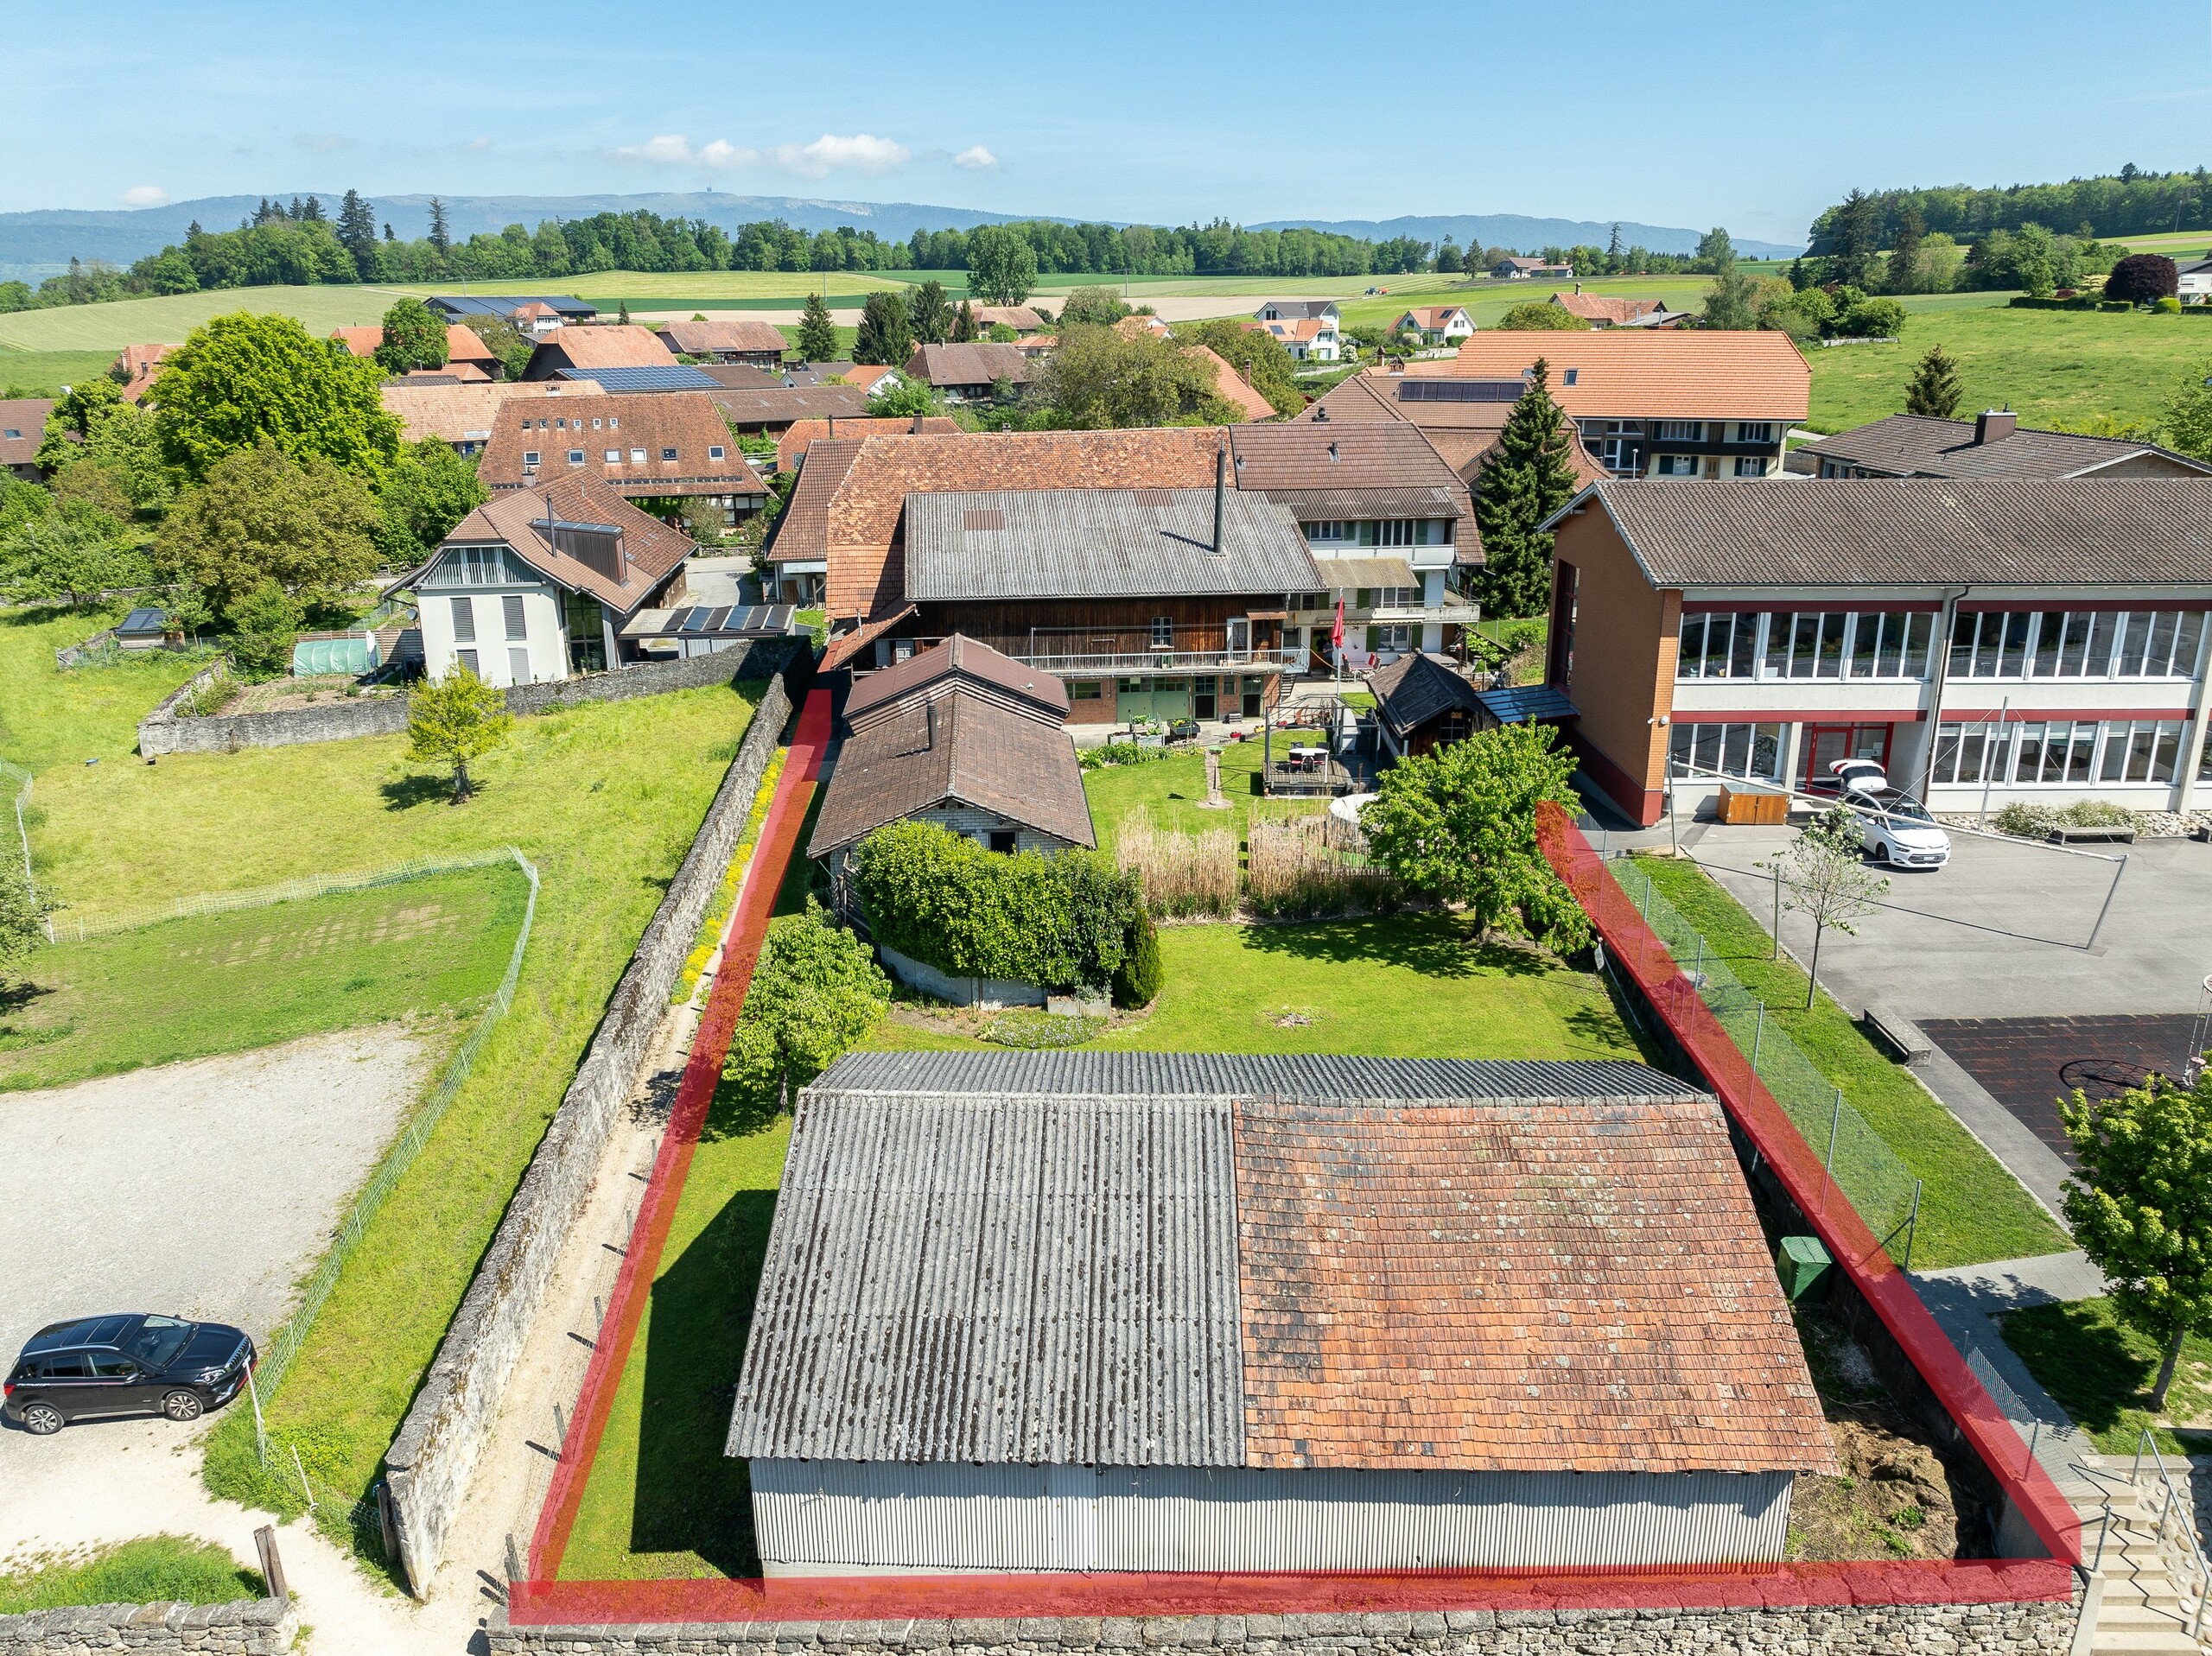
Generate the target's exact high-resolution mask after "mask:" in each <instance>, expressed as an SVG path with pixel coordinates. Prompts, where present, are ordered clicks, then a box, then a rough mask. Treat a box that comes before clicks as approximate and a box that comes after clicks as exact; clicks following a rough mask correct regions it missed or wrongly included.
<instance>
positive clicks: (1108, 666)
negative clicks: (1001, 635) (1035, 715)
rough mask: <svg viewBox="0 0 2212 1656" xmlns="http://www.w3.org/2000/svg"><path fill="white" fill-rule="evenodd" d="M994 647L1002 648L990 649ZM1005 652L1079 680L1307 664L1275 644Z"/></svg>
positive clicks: (1274, 669) (1074, 643) (1073, 645)
mask: <svg viewBox="0 0 2212 1656" xmlns="http://www.w3.org/2000/svg"><path fill="white" fill-rule="evenodd" d="M992 647H993V648H994V649H998V648H1001V646H998V645H993V646H992ZM1004 653H1005V654H1007V655H1010V656H1012V657H1014V660H1016V661H1018V662H1020V663H1021V664H1022V665H1023V666H1025V667H1036V668H1041V669H1044V670H1045V671H1046V672H1048V673H1057V674H1059V675H1061V676H1068V675H1070V674H1072V675H1074V676H1077V677H1081V676H1084V675H1086V674H1096V675H1097V676H1100V677H1105V676H1109V675H1115V676H1126V677H1130V678H1135V677H1138V676H1160V675H1162V674H1175V673H1212V672H1223V671H1231V670H1235V671H1242V672H1247V673H1296V672H1301V671H1303V670H1304V669H1305V666H1306V652H1305V651H1304V650H1286V649H1282V648H1281V647H1279V646H1276V645H1273V644H1270V645H1268V646H1267V647H1265V648H1264V649H1256V650H1254V649H1247V650H1231V649H1228V648H1223V649H1218V650H1159V649H1144V650H1121V649H1113V648H1103V647H1101V648H1085V647H1084V645H1083V644H1082V643H1081V641H1078V640H1075V639H1068V640H1064V641H1056V642H1055V643H1054V644H1053V645H1052V647H1051V648H1049V649H1039V650H1027V651H1024V650H1019V649H1014V650H1005V651H1004Z"/></svg>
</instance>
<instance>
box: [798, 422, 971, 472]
mask: <svg viewBox="0 0 2212 1656" xmlns="http://www.w3.org/2000/svg"><path fill="white" fill-rule="evenodd" d="M959 429H960V426H959V423H958V422H957V421H953V420H949V419H947V418H945V417H944V416H943V415H938V414H930V415H915V416H912V418H900V417H899V416H895V415H872V414H861V415H845V416H842V417H840V416H835V415H833V416H830V417H829V418H828V419H823V420H794V421H792V422H791V424H790V425H788V426H786V427H785V428H784V432H783V435H781V436H779V437H778V438H777V439H776V465H777V467H778V469H779V470H781V469H784V468H787V467H790V466H796V465H798V461H799V457H800V456H801V455H802V454H805V453H806V451H807V449H808V447H810V446H811V445H812V444H814V443H816V442H818V441H821V440H822V439H823V438H824V437H875V436H887V435H893V434H896V433H898V432H902V431H904V432H912V433H926V434H931V435H941V434H943V433H944V432H948V431H957V430H959Z"/></svg>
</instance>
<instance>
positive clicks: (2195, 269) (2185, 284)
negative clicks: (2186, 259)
mask: <svg viewBox="0 0 2212 1656" xmlns="http://www.w3.org/2000/svg"><path fill="white" fill-rule="evenodd" d="M2175 291H2176V292H2177V294H2179V295H2181V302H2182V303H2183V304H2184V305H2202V304H2203V303H2205V302H2206V301H2212V259H2199V260H2197V261H2196V263H2194V264H2184V265H2183V266H2182V267H2181V270H2180V271H2179V273H2178V279H2177V285H2176V287H2175Z"/></svg>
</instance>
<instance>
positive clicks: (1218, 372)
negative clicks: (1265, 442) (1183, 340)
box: [1125, 319, 1275, 420]
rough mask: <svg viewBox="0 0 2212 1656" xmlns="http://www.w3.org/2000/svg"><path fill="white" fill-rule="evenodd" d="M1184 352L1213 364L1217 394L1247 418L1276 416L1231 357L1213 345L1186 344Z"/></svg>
mask: <svg viewBox="0 0 2212 1656" xmlns="http://www.w3.org/2000/svg"><path fill="white" fill-rule="evenodd" d="M1125 320H1126V319H1125ZM1183 354H1184V355H1185V356H1186V357H1196V358H1198V359H1199V360H1200V361H1201V362H1208V363H1211V364H1212V365H1213V386H1214V392H1215V394H1216V395H1217V396H1218V397H1223V398H1224V399H1225V400H1226V401H1228V402H1230V403H1235V404H1236V408H1237V410H1238V412H1239V413H1241V414H1242V415H1243V417H1244V418H1245V419H1247V420H1272V419H1274V417H1275V405H1274V403H1270V402H1268V399H1267V398H1266V397H1262V396H1261V395H1260V394H1259V392H1257V391H1256V390H1253V389H1252V387H1251V386H1250V385H1249V384H1246V383H1245V379H1244V376H1243V375H1242V374H1240V373H1238V372H1237V371H1236V369H1235V368H1233V367H1231V366H1230V362H1229V358H1226V357H1224V356H1223V355H1222V354H1221V353H1220V352H1218V351H1216V350H1215V349H1213V347H1212V346H1205V345H1186V346H1184V347H1183Z"/></svg>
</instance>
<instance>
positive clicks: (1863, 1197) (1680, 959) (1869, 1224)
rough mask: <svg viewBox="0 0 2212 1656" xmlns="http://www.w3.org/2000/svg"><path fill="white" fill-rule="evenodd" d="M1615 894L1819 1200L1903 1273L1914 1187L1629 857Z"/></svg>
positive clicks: (1907, 1172) (1912, 1226)
mask: <svg viewBox="0 0 2212 1656" xmlns="http://www.w3.org/2000/svg"><path fill="white" fill-rule="evenodd" d="M1611 868H1612V872H1613V875H1614V878H1615V879H1618V881H1619V882H1620V885H1621V889H1622V890H1623V891H1624V892H1626V893H1627V895H1628V896H1629V898H1630V899H1631V900H1632V901H1633V902H1634V903H1635V904H1636V905H1637V911H1638V912H1640V913H1641V914H1642V915H1643V918H1644V923H1646V924H1647V925H1649V927H1650V928H1651V930H1653V931H1654V932H1656V933H1657V934H1658V936H1659V938H1660V940H1661V941H1662V942H1664V943H1665V944H1666V945H1667V948H1668V950H1669V953H1671V954H1672V955H1674V957H1675V962H1676V963H1677V964H1678V965H1679V966H1680V967H1681V968H1682V970H1683V971H1684V972H1685V973H1687V974H1688V976H1689V980H1690V981H1691V982H1693V983H1694V984H1695V985H1696V987H1697V992H1698V996H1699V998H1700V999H1702V1000H1703V1001H1704V1002H1705V1004H1706V1006H1707V1009H1708V1010H1710V1011H1711V1012H1712V1013H1713V1017H1714V1018H1715V1019H1717V1020H1718V1021H1719V1024H1720V1026H1721V1027H1722V1028H1723V1029H1725V1030H1726V1031H1727V1032H1728V1036H1729V1038H1730V1039H1731V1040H1732V1041H1734V1042H1735V1044H1737V1045H1738V1047H1739V1048H1741V1049H1742V1050H1743V1052H1744V1054H1745V1056H1746V1057H1748V1058H1749V1059H1750V1060H1751V1069H1752V1070H1753V1072H1754V1073H1755V1074H1756V1075H1758V1078H1759V1080H1760V1081H1762V1082H1764V1083H1765V1085H1766V1088H1767V1090H1768V1091H1769V1092H1770V1093H1772V1094H1774V1096H1775V1098H1776V1100H1777V1101H1778V1102H1779V1103H1780V1104H1781V1106H1782V1107H1783V1111H1784V1113H1785V1114H1788V1115H1789V1120H1790V1122H1791V1124H1792V1125H1793V1126H1796V1129H1797V1131H1798V1133H1800V1134H1801V1135H1802V1137H1803V1139H1804V1140H1805V1142H1806V1144H1807V1145H1809V1146H1811V1148H1812V1150H1813V1152H1814V1154H1815V1155H1816V1156H1818V1157H1820V1158H1821V1166H1822V1169H1823V1171H1824V1176H1825V1177H1824V1182H1823V1184H1822V1188H1821V1201H1822V1202H1826V1201H1827V1195H1828V1192H1829V1191H1830V1190H1834V1191H1837V1192H1840V1194H1841V1195H1842V1196H1844V1198H1845V1199H1846V1200H1847V1201H1848V1202H1850V1203H1851V1205H1852V1206H1853V1208H1854V1209H1857V1210H1858V1213H1859V1217H1860V1218H1861V1219H1862V1220H1864V1221H1866V1228H1868V1229H1869V1230H1871V1231H1872V1232H1873V1234H1875V1236H1876V1237H1877V1238H1878V1239H1879V1240H1880V1241H1881V1242H1882V1244H1883V1245H1884V1246H1885V1247H1887V1248H1888V1249H1889V1250H1890V1252H1891V1253H1892V1254H1893V1255H1894V1256H1896V1257H1897V1259H1899V1260H1900V1262H1901V1263H1902V1264H1903V1265H1904V1266H1905V1268H1906V1269H1908V1270H1910V1268H1911V1265H1912V1240H1913V1233H1914V1231H1915V1230H1916V1228H1917V1221H1918V1219H1919V1215H1920V1181H1919V1180H1918V1179H1916V1178H1915V1177H1913V1175H1912V1170H1911V1169H1910V1168H1908V1167H1907V1166H1906V1165H1905V1164H1904V1162H1903V1161H1902V1160H1900V1159H1899V1158H1898V1157H1897V1152H1895V1151H1893V1150H1891V1148H1890V1146H1889V1145H1888V1144H1887V1143H1886V1142H1885V1140H1884V1139H1883V1138H1882V1136H1881V1134H1880V1133H1877V1132H1875V1130H1874V1129H1873V1127H1872V1126H1870V1125H1869V1124H1868V1123H1867V1120H1866V1118H1865V1117H1864V1116H1862V1115H1861V1114H1859V1112H1858V1111H1857V1110H1855V1109H1853V1107H1851V1105H1850V1103H1849V1102H1848V1101H1847V1100H1846V1099H1845V1098H1844V1096H1843V1089H1842V1088H1840V1087H1838V1086H1837V1085H1836V1084H1835V1083H1834V1082H1832V1081H1830V1080H1829V1079H1828V1078H1827V1076H1826V1075H1822V1074H1821V1070H1820V1069H1819V1067H1818V1066H1817V1065H1815V1063H1813V1061H1812V1060H1811V1059H1810V1058H1808V1057H1807V1056H1805V1053H1804V1050H1803V1049H1802V1047H1800V1046H1799V1045H1798V1044H1797V1043H1796V1042H1795V1041H1794V1040H1792V1039H1791V1038H1790V1037H1789V1036H1788V1035H1787V1034H1786V1033H1784V1032H1783V1030H1782V1029H1780V1028H1779V1027H1778V1026H1777V1025H1776V1024H1775V1022H1774V1020H1773V1019H1772V1018H1769V1017H1768V1016H1767V1008H1766V1003H1765V1002H1764V1001H1763V1000H1761V999H1759V998H1758V996H1757V995H1755V994H1753V993H1751V991H1750V990H1749V989H1747V988H1745V987H1744V984H1743V981H1742V980H1740V979H1739V978H1738V977H1737V975H1736V974H1734V973H1733V972H1732V971H1731V970H1729V968H1728V966H1727V963H1726V961H1723V960H1722V959H1721V958H1720V955H1719V951H1718V950H1717V949H1714V948H1713V946H1712V945H1711V944H1710V943H1708V942H1707V941H1706V937H1705V934H1704V933H1703V932H1701V931H1700V930H1698V929H1697V928H1696V927H1695V926H1694V925H1693V924H1692V923H1690V922H1689V921H1688V919H1686V918H1685V917H1683V916H1682V914H1681V910H1678V909H1676V908H1675V905H1674V904H1671V903H1669V901H1668V900H1667V898H1665V896H1664V895H1663V894H1662V892H1661V891H1659V889H1658V887H1657V886H1656V885H1655V884H1654V883H1653V881H1652V879H1651V876H1650V874H1649V872H1646V871H1645V870H1643V869H1642V868H1640V867H1638V866H1637V865H1636V863H1635V861H1634V860H1632V859H1623V860H1616V861H1615V862H1613V863H1612V865H1611Z"/></svg>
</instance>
